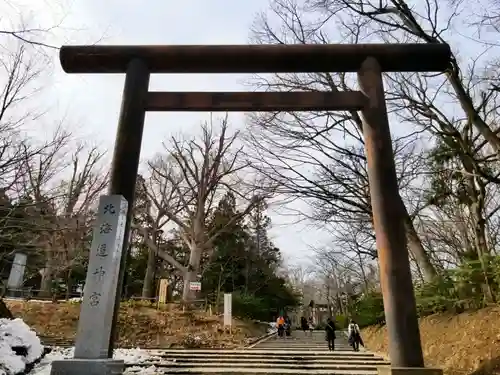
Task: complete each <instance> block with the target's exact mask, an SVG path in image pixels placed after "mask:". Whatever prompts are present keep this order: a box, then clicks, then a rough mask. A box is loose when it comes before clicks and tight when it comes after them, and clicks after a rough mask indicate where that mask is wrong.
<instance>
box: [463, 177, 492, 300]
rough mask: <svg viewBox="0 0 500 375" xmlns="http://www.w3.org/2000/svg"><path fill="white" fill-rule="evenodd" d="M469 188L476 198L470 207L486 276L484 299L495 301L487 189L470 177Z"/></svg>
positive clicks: (475, 240)
mask: <svg viewBox="0 0 500 375" xmlns="http://www.w3.org/2000/svg"><path fill="white" fill-rule="evenodd" d="M477 186H479V187H480V188H477ZM469 189H470V190H472V189H474V194H470V198H474V201H473V202H472V205H471V208H470V209H471V213H472V215H473V217H474V232H475V236H474V245H475V247H476V252H477V256H478V258H479V262H480V264H481V269H482V272H483V278H484V284H483V285H482V289H483V294H484V299H485V302H486V303H494V302H495V295H494V293H493V289H492V287H491V283H490V280H489V275H488V268H489V265H488V263H487V260H486V256H487V255H489V253H490V251H489V248H488V243H487V241H486V220H485V218H484V215H483V213H484V197H485V195H486V191H485V188H484V185H482V184H481V183H480V182H477V183H475V181H474V179H473V178H470V179H469ZM471 195H472V196H471Z"/></svg>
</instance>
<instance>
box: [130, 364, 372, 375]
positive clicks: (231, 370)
mask: <svg viewBox="0 0 500 375" xmlns="http://www.w3.org/2000/svg"><path fill="white" fill-rule="evenodd" d="M141 371H144V367H143V366H132V367H129V368H128V369H127V371H126V372H125V374H126V375H128V374H130V375H131V374H134V373H140V372H141ZM161 371H163V373H164V374H214V373H217V374H234V375H253V374H275V375H281V374H283V375H285V374H286V375H288V374H307V375H316V374H317V375H377V370H375V369H374V370H356V369H346V370H340V369H339V370H332V369H283V368H254V367H190V368H178V367H162V368H161ZM157 373H158V372H157Z"/></svg>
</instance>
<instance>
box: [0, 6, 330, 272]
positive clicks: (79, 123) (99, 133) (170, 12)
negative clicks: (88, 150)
mask: <svg viewBox="0 0 500 375" xmlns="http://www.w3.org/2000/svg"><path fill="white" fill-rule="evenodd" d="M62 1H65V0H61V1H59V2H57V3H56V4H55V3H54V2H53V1H50V2H49V0H46V1H40V2H36V4H35V2H34V1H33V0H15V1H13V2H10V3H8V4H7V5H5V4H4V5H3V6H4V7H5V6H7V8H8V11H9V12H11V14H15V13H18V14H23V18H24V19H25V20H26V21H27V22H28V23H30V24H33V23H34V24H36V25H40V24H45V25H51V24H54V22H59V21H60V20H63V23H62V28H61V29H59V30H56V31H54V36H53V37H54V38H55V39H54V40H55V43H56V44H89V43H95V42H97V43H99V44H245V43H247V42H248V40H249V28H250V26H251V24H252V22H253V20H254V18H255V16H256V15H257V14H258V13H259V12H261V11H265V10H266V8H267V0H252V1H227V0H210V1H182V2H181V1H171V0H148V1H139V0H135V1H132V0H105V1H103V0H72V1H66V2H64V3H63V2H62ZM34 4H35V5H36V6H38V7H39V8H34V7H33V6H34ZM4 19H5V18H4ZM246 78H248V77H247V76H244V75H175V76H173V75H169V76H167V75H155V76H153V77H152V80H151V84H150V89H151V90H164V91H190V90H199V91H204V90H212V91H224V90H229V91H236V90H246V89H248V87H247V88H245V87H243V85H242V83H243V82H244V81H245V79H246ZM123 81H124V76H123V75H68V74H65V73H64V72H63V71H62V70H61V68H60V65H59V61H58V58H57V54H56V53H54V74H52V76H51V77H50V81H48V83H47V85H46V87H45V91H44V92H43V97H40V99H39V100H40V102H43V103H44V105H46V106H48V107H50V111H49V114H48V115H47V116H46V118H45V119H44V125H43V129H38V128H37V129H36V130H35V131H36V132H49V131H50V128H51V124H55V123H57V120H58V119H60V118H61V116H63V115H66V119H65V121H66V122H67V123H68V125H70V126H71V127H72V128H73V129H75V131H76V132H77V134H78V135H79V136H82V137H86V138H87V139H89V140H94V141H96V142H99V143H100V144H101V145H102V146H103V147H105V148H107V149H108V150H112V147H113V143H114V137H115V131H116V125H117V119H118V112H119V109H120V100H121V91H122V87H123ZM208 117H209V114H208V113H172V114H158V113H157V114H148V115H147V118H146V130H145V134H144V138H143V147H142V155H141V156H142V159H143V160H145V159H147V158H149V157H151V156H152V155H153V154H155V153H156V152H157V151H159V150H161V147H162V140H164V139H166V138H167V137H168V136H170V135H176V134H178V133H179V132H180V131H182V132H183V133H185V132H190V133H193V132H195V131H196V129H197V128H199V124H200V123H201V122H202V121H204V120H206V119H208ZM230 120H231V124H232V125H233V128H238V127H242V126H244V116H243V114H239V113H236V114H231V115H230ZM272 219H273V222H274V226H273V230H272V235H273V238H274V241H275V243H276V245H277V246H279V247H280V248H281V249H282V250H283V252H284V254H285V258H286V259H287V260H288V261H289V262H291V263H297V262H301V260H305V261H307V259H308V258H310V255H311V250H310V249H309V245H314V246H321V245H322V244H323V243H327V241H328V236H327V235H326V234H324V233H322V232H321V231H319V230H315V229H313V228H311V227H310V226H309V225H305V224H290V223H292V222H293V221H295V218H291V217H288V216H286V217H285V216H284V215H280V214H278V213H272Z"/></svg>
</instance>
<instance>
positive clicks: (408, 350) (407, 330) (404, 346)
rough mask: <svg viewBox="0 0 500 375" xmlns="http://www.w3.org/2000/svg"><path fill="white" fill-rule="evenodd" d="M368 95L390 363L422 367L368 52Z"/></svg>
mask: <svg viewBox="0 0 500 375" xmlns="http://www.w3.org/2000/svg"><path fill="white" fill-rule="evenodd" d="M358 80H359V85H360V88H361V91H363V92H364V94H365V95H366V96H367V97H368V105H367V106H366V107H365V109H363V110H362V115H363V134H364V139H365V150H366V158H367V162H368V178H369V183H370V197H371V205H372V212H373V225H374V227H375V236H376V242H377V251H378V261H379V267H380V283H381V287H382V294H383V299H384V311H385V319H386V323H387V330H388V333H389V354H390V359H391V365H392V366H393V367H424V361H423V355H422V346H421V343H420V331H419V327H418V318H417V311H416V302H415V295H414V291H413V284H412V279H411V272H410V261H409V259H408V250H407V248H406V234H405V228H404V219H403V213H402V211H401V209H400V207H399V205H398V199H399V198H398V195H399V189H398V182H397V177H396V168H395V164H394V155H393V150H392V142H391V134H390V129H389V121H388V117H387V108H386V103H385V98H384V86H383V80H382V72H381V69H380V65H379V63H378V62H377V60H375V59H374V58H372V57H368V58H367V59H366V60H365V61H364V62H363V64H362V66H361V69H360V70H359V72H358Z"/></svg>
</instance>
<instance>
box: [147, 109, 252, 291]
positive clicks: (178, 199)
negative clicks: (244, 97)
mask: <svg viewBox="0 0 500 375" xmlns="http://www.w3.org/2000/svg"><path fill="white" fill-rule="evenodd" d="M227 128H228V123H227V117H226V118H225V119H224V120H222V124H221V126H220V133H219V135H216V134H215V132H214V130H215V129H214V126H213V124H212V123H210V124H204V125H203V126H202V136H201V138H200V139H199V140H196V139H191V140H186V141H184V142H181V141H179V140H177V139H175V138H172V143H171V146H170V148H167V147H166V151H167V152H166V154H165V155H162V156H159V157H157V158H156V159H155V160H153V161H151V162H149V168H150V174H151V176H152V178H153V179H154V180H155V181H158V182H160V181H161V182H160V185H161V186H169V189H171V190H169V192H168V193H166V194H167V195H168V199H164V201H163V202H161V203H160V202H158V203H159V204H158V207H159V209H160V210H162V212H163V213H164V215H165V216H166V217H167V218H168V219H169V220H171V221H172V222H173V223H175V224H176V226H177V227H178V228H179V233H180V235H181V238H182V239H183V241H184V242H185V244H186V245H187V246H188V248H189V250H190V257H189V263H188V265H187V267H184V266H180V265H176V264H174V265H176V267H177V268H179V269H180V270H181V271H182V272H184V291H183V300H184V301H190V300H192V299H193V298H194V297H195V294H194V293H193V292H192V291H191V290H190V283H191V282H192V281H196V280H197V278H198V274H199V272H200V262H201V259H202V255H203V254H210V253H211V250H212V243H213V241H214V240H215V239H216V238H217V237H218V236H219V235H220V234H221V233H223V232H224V231H225V230H226V228H229V227H231V226H232V225H233V224H234V223H235V222H237V221H239V220H241V219H242V218H243V217H244V216H245V215H247V214H248V213H249V212H250V210H251V209H252V207H253V206H254V205H255V204H256V203H258V202H259V201H260V197H258V196H256V195H252V196H248V194H242V192H241V190H236V187H239V188H240V189H241V187H242V185H241V183H240V177H239V176H238V174H239V173H240V172H242V171H243V169H244V168H245V167H246V165H245V164H241V165H240V163H239V158H240V153H241V149H236V148H235V140H236V137H237V134H235V135H233V136H227ZM222 188H224V189H225V191H227V189H230V190H232V191H233V192H235V193H236V194H237V196H239V197H241V198H243V199H245V200H247V202H248V203H247V205H246V207H245V208H244V209H243V210H241V212H240V213H238V214H236V215H235V216H234V217H233V218H232V219H231V220H230V221H229V222H228V223H227V224H226V225H225V226H224V227H223V228H218V229H217V230H215V229H214V230H207V217H208V215H209V213H210V212H211V210H212V209H213V208H214V207H215V204H216V203H217V200H218V199H219V198H220V196H221V191H222ZM159 190H161V189H159ZM161 195H162V194H161ZM171 202H174V204H173V205H172V204H171ZM167 261H169V262H172V260H168V259H167Z"/></svg>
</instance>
